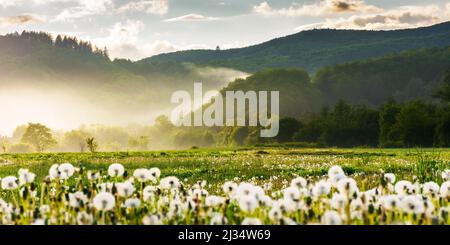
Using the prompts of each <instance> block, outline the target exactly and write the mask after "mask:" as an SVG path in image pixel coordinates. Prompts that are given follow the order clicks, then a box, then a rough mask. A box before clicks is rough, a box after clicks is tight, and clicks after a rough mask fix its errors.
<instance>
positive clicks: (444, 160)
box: [0, 148, 450, 189]
mask: <svg viewBox="0 0 450 245" xmlns="http://www.w3.org/2000/svg"><path fill="white" fill-rule="evenodd" d="M64 162H69V163H72V164H74V165H75V166H77V167H80V166H83V167H85V168H86V169H88V170H95V171H105V170H106V169H107V168H108V166H109V165H110V164H111V163H116V162H117V163H121V164H123V165H124V166H125V167H126V169H127V170H129V171H130V172H131V171H132V170H134V169H137V168H150V167H158V168H160V169H161V172H162V176H170V175H173V176H176V177H178V178H180V180H184V181H185V182H186V183H193V182H196V181H199V180H206V181H207V182H208V183H209V184H211V186H210V187H211V188H212V189H215V185H218V186H219V185H221V184H222V183H224V182H225V181H227V180H234V181H248V180H252V181H254V182H257V183H264V182H268V181H270V182H271V183H272V184H273V185H274V186H275V187H282V186H283V185H287V184H288V182H289V181H290V180H291V179H292V178H295V177H296V176H302V177H305V178H310V179H317V178H320V177H321V176H323V175H325V174H326V173H327V171H328V168H329V167H330V166H333V165H340V166H342V168H343V169H344V171H345V172H346V174H348V175H351V176H353V177H354V178H355V179H356V180H357V181H358V183H359V184H361V185H363V186H365V185H367V186H368V187H371V186H372V185H373V184H374V183H372V182H373V181H372V178H371V176H372V175H376V174H379V173H380V170H381V169H382V170H383V171H385V172H391V173H395V174H396V176H397V177H398V178H402V179H407V180H413V178H415V177H414V176H416V177H417V178H420V180H421V181H430V180H433V181H438V182H440V180H439V174H440V171H438V170H443V169H448V168H449V167H450V149H365V148H355V149H333V148H329V149H300V148H233V149H229V148H227V149H195V150H185V151H158V152H156V151H155V152H116V153H95V154H90V153H42V154H2V155H0V177H2V176H7V175H14V174H17V171H18V170H19V169H20V168H27V169H29V170H30V171H32V172H34V173H36V174H37V178H38V179H40V178H43V177H45V176H47V175H48V169H49V168H50V166H51V165H52V164H54V163H64Z"/></svg>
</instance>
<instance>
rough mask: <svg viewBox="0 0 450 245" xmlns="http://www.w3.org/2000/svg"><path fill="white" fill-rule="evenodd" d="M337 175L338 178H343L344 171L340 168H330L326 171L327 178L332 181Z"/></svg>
mask: <svg viewBox="0 0 450 245" xmlns="http://www.w3.org/2000/svg"><path fill="white" fill-rule="evenodd" d="M336 175H339V176H345V173H344V170H342V168H341V167H340V166H332V167H331V168H330V169H329V170H328V177H329V178H330V179H332V178H333V177H334V176H336Z"/></svg>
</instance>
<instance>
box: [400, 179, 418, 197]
mask: <svg viewBox="0 0 450 245" xmlns="http://www.w3.org/2000/svg"><path fill="white" fill-rule="evenodd" d="M413 191H414V185H413V184H411V182H409V181H407V180H400V181H399V182H397V183H396V184H395V192H396V193H397V194H401V195H408V194H412V193H413Z"/></svg>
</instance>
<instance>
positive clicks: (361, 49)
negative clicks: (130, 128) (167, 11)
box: [140, 22, 450, 73]
mask: <svg viewBox="0 0 450 245" xmlns="http://www.w3.org/2000/svg"><path fill="white" fill-rule="evenodd" d="M448 45H450V22H446V23H441V24H438V25H434V26H430V27H423V28H417V29H407V30H394V31H356V30H330V29H324V30H310V31H303V32H300V33H297V34H294V35H290V36H286V37H282V38H277V39H274V40H271V41H268V42H265V43H262V44H258V45H254V46H250V47H245V48H238V49H229V50H190V51H179V52H174V53H168V54H161V55H157V56H153V57H150V58H147V59H144V60H142V61H140V63H151V62H161V61H176V62H190V63H194V64H201V65H214V66H222V67H230V68H234V69H238V70H242V71H246V72H256V71H259V70H262V69H265V68H303V69H305V70H307V71H308V72H310V73H314V72H315V71H317V70H318V69H320V68H322V67H324V66H326V65H333V64H341V63H345V62H349V61H355V60H364V59H368V58H373V57H380V56H383V55H385V54H388V53H392V52H399V51H405V50H410V49H420V48H431V47H444V46H448Z"/></svg>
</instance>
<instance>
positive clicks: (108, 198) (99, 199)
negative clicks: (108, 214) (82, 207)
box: [93, 192, 116, 211]
mask: <svg viewBox="0 0 450 245" xmlns="http://www.w3.org/2000/svg"><path fill="white" fill-rule="evenodd" d="M93 204H94V207H95V208H96V209H98V210H102V211H108V210H111V209H113V208H114V206H115V205H116V200H115V199H114V196H113V195H112V194H111V193H109V192H100V193H99V194H97V195H96V196H95V197H94V200H93Z"/></svg>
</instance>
